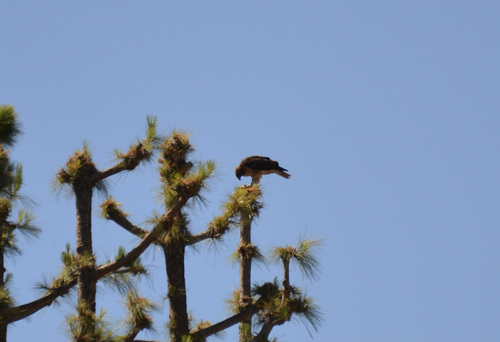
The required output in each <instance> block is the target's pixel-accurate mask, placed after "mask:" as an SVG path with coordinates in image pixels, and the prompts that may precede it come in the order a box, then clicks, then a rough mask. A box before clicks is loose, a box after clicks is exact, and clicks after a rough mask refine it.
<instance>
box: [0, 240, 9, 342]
mask: <svg viewBox="0 0 500 342" xmlns="http://www.w3.org/2000/svg"><path fill="white" fill-rule="evenodd" d="M0 233H2V232H0ZM4 280H5V267H4V250H3V247H2V248H1V250H0V288H1V289H4V286H5V282H4ZM2 311H3V312H2V313H1V319H0V342H7V319H8V317H7V315H8V314H9V313H8V307H7V306H6V307H4V308H2Z"/></svg>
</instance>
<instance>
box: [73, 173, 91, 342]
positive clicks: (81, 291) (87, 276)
mask: <svg viewBox="0 0 500 342" xmlns="http://www.w3.org/2000/svg"><path fill="white" fill-rule="evenodd" d="M82 178H83V179H79V180H78V181H77V182H76V183H75V184H74V191H75V196H76V254H77V258H78V259H77V260H78V262H80V263H82V264H80V265H79V266H78V268H79V271H78V274H77V282H78V317H79V320H78V331H79V336H78V337H77V339H76V340H77V342H84V341H86V338H88V336H94V334H95V322H94V318H95V312H96V299H95V298H96V283H97V279H96V276H95V262H94V256H93V251H92V192H93V184H92V183H91V182H90V180H89V179H85V178H86V177H82Z"/></svg>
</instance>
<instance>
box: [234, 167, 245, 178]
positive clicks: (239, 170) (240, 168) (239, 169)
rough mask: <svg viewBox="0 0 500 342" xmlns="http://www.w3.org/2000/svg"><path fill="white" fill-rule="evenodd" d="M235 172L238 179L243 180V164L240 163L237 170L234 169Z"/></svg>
mask: <svg viewBox="0 0 500 342" xmlns="http://www.w3.org/2000/svg"><path fill="white" fill-rule="evenodd" d="M234 174H235V175H236V178H238V180H241V176H243V168H242V167H241V165H238V167H237V168H236V170H234Z"/></svg>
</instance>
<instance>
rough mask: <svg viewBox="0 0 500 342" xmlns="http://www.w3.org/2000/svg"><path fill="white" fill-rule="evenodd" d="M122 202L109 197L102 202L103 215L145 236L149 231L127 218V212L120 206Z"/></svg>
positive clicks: (132, 231) (139, 235) (131, 231)
mask: <svg viewBox="0 0 500 342" xmlns="http://www.w3.org/2000/svg"><path fill="white" fill-rule="evenodd" d="M119 206H120V204H119V203H116V201H115V200H114V199H113V198H108V199H107V200H106V201H104V202H103V203H102V204H101V209H102V212H101V214H102V216H103V217H104V218H106V219H108V220H111V221H113V222H115V223H116V224H117V225H119V226H120V227H122V228H123V229H125V230H127V231H128V232H130V233H132V234H134V235H136V236H138V237H140V238H143V237H144V236H146V235H147V233H148V231H146V230H144V229H142V228H140V227H138V226H136V225H134V224H133V223H132V222H130V221H129V220H128V219H127V214H126V213H125V212H123V211H122V210H121V209H120V208H119Z"/></svg>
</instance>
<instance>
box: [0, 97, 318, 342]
mask: <svg viewBox="0 0 500 342" xmlns="http://www.w3.org/2000/svg"><path fill="white" fill-rule="evenodd" d="M0 109H1V113H0V225H1V226H0V229H1V233H2V234H1V240H0V342H2V341H6V340H7V326H8V324H10V323H12V322H15V321H18V320H21V319H24V318H26V317H28V316H30V315H31V314H33V313H34V312H37V311H38V310H40V309H42V308H44V307H47V306H49V305H50V304H51V303H52V302H53V301H54V300H56V299H57V298H58V297H60V296H64V295H66V294H67V293H68V292H69V291H70V290H71V289H72V288H73V287H76V288H77V306H76V308H77V309H76V313H75V314H74V315H72V316H70V317H69V318H68V326H69V331H70V333H71V336H72V339H73V340H74V341H76V342H97V341H124V342H131V341H139V340H137V339H136V337H137V335H138V334H139V333H140V332H141V331H142V330H146V329H151V328H152V327H153V326H154V322H153V315H152V313H153V312H154V311H156V310H158V309H159V306H158V305H157V304H155V303H153V302H151V301H150V300H148V299H147V298H145V297H142V296H141V295H140V294H139V293H138V291H137V289H136V287H135V278H136V276H138V275H142V274H145V273H146V272H147V270H146V268H145V267H144V266H143V265H142V264H141V259H140V257H141V255H142V253H144V252H145V251H146V250H147V249H148V248H150V247H151V246H152V245H153V246H156V247H157V248H159V249H160V250H161V251H162V252H163V256H164V261H165V272H166V277H167V283H166V284H165V285H164V291H165V292H166V293H167V299H168V304H169V305H168V306H169V322H168V329H169V334H170V339H169V340H170V341H171V342H189V341H191V342H197V341H205V340H206V339H207V338H208V337H210V336H214V335H217V334H219V333H221V332H223V331H224V330H226V329H228V328H230V327H232V326H236V325H239V340H240V342H250V341H268V340H269V336H270V333H271V331H272V329H273V328H274V327H276V326H279V325H282V324H284V323H286V322H288V321H290V319H291V318H292V317H294V316H296V317H298V318H302V319H304V320H305V321H306V322H308V323H309V324H310V325H311V326H312V327H313V328H314V329H317V328H318V327H319V324H320V322H321V314H320V312H319V310H318V308H317V307H316V305H315V304H314V301H313V300H312V299H311V298H309V297H307V296H306V294H304V293H303V292H302V291H301V290H300V289H299V288H297V287H295V286H293V285H292V284H291V279H290V265H291V263H292V264H293V263H296V264H297V265H298V266H299V268H300V270H301V271H302V272H303V274H304V275H305V276H306V277H308V278H311V279H313V280H314V279H316V277H317V269H318V261H317V258H316V257H315V251H316V249H317V247H318V245H319V244H320V242H319V241H318V240H303V241H300V242H299V245H298V246H297V247H291V246H288V247H278V248H276V249H275V250H274V251H273V253H272V255H271V259H272V260H274V261H275V262H276V263H279V264H281V265H282V267H283V276H282V280H281V282H280V281H278V280H277V278H275V279H274V280H272V281H269V282H266V283H263V284H252V269H253V264H254V261H258V260H263V259H265V258H264V256H263V254H262V253H261V252H260V250H259V248H258V247H257V246H256V245H255V244H253V242H252V229H253V227H252V226H253V224H254V219H255V218H256V217H258V215H259V213H260V211H261V210H262V208H263V206H262V197H263V195H262V191H261V189H260V185H258V184H256V185H252V186H240V187H236V188H235V189H234V191H233V193H232V194H231V195H230V196H229V197H228V199H227V201H226V203H225V204H224V206H223V212H222V214H220V215H219V216H216V217H215V218H214V219H213V220H212V221H211V222H210V223H209V224H208V225H207V228H206V229H205V230H204V231H202V232H201V233H198V234H194V233H193V232H192V231H191V227H190V219H189V216H190V213H191V210H192V208H193V206H189V205H188V204H189V203H190V202H192V201H198V202H203V196H204V192H205V191H206V189H207V188H208V186H207V181H208V180H209V179H210V178H211V177H212V175H213V174H214V171H215V169H216V163H215V162H213V161H210V160H209V161H194V160H192V155H193V152H194V147H193V146H192V145H191V143H190V140H189V135H188V134H187V133H185V132H182V131H173V132H172V133H171V134H170V135H169V136H168V137H166V138H162V137H161V136H160V135H159V134H158V133H157V119H156V118H154V117H148V118H147V125H146V134H145V137H144V138H143V139H142V140H140V141H138V142H137V143H135V144H133V145H132V146H131V147H130V148H129V149H128V151H127V152H125V153H122V152H120V151H117V152H116V157H117V160H118V161H117V162H116V163H115V164H114V165H113V166H111V167H109V168H106V169H103V170H100V169H99V168H98V167H97V165H96V164H95V163H94V161H93V158H92V153H91V151H90V149H89V148H88V146H87V145H86V144H84V146H83V148H82V149H81V150H78V151H76V152H74V153H73V155H71V156H70V157H69V159H68V161H67V162H66V165H65V166H64V167H62V168H61V169H60V170H59V171H58V173H57V175H56V181H57V183H58V184H59V185H60V186H61V187H64V188H67V189H68V190H69V191H70V192H71V193H72V194H73V196H74V200H75V212H76V227H75V229H76V249H75V250H72V249H71V247H70V244H68V245H67V246H66V250H65V251H63V252H62V258H61V259H62V263H63V267H62V271H61V272H60V274H59V275H58V276H57V277H56V278H55V279H54V280H53V281H52V282H51V283H50V284H44V285H43V286H42V287H43V288H44V289H45V290H46V293H45V294H44V295H43V296H42V297H41V298H39V299H37V300H35V301H33V302H31V303H27V304H24V305H20V306H15V304H14V300H13V299H12V298H11V296H10V294H9V291H8V288H7V285H8V280H9V279H10V277H11V275H10V274H8V273H6V270H5V268H4V257H5V256H7V255H9V253H10V254H13V253H14V254H15V253H18V252H19V249H18V248H17V245H16V243H15V242H16V234H15V233H17V232H20V233H24V234H25V235H27V236H36V235H37V233H38V232H39V229H38V228H37V227H36V226H34V224H33V220H34V218H33V216H32V215H31V214H29V213H28V212H27V211H25V210H22V209H21V210H18V211H17V212H18V218H17V220H13V219H12V215H13V208H14V207H15V204H16V203H17V202H19V198H20V193H19V190H20V188H21V185H22V167H21V165H20V164H18V163H13V162H11V161H10V159H9V151H8V150H6V147H7V146H12V144H13V143H14V142H15V141H16V139H17V137H18V135H19V133H20V127H19V123H18V121H17V120H18V118H17V114H16V113H15V111H14V109H13V108H12V107H10V106H4V107H1V108H0ZM155 153H158V154H159V159H158V161H159V168H158V173H159V175H160V180H161V187H162V191H161V193H162V198H163V204H164V210H163V212H162V213H159V214H156V215H155V216H154V219H152V220H151V221H150V222H148V223H147V224H145V225H144V226H141V225H138V224H135V223H133V220H132V219H131V218H130V217H129V216H128V215H127V214H126V212H125V211H124V210H123V209H122V205H121V204H120V203H119V202H118V201H117V200H115V199H114V198H113V197H112V196H110V195H109V194H108V189H107V188H106V180H108V179H110V178H111V177H113V176H115V175H118V174H120V173H124V172H132V171H134V170H135V169H136V168H137V167H138V166H139V165H140V164H143V163H147V162H150V161H152V160H153V157H154V155H155ZM96 192H101V193H103V194H105V196H106V199H105V200H104V202H102V203H101V205H100V207H101V214H102V217H104V218H105V219H106V220H109V221H112V222H114V223H115V224H116V225H117V226H119V227H121V228H123V229H125V230H126V231H128V232H129V233H131V234H133V235H134V236H135V237H136V238H137V240H138V242H137V244H136V246H135V247H133V248H132V249H130V250H129V251H126V250H125V249H124V248H123V247H120V246H118V252H117V254H116V257H115V259H114V260H112V261H105V262H99V261H98V260H97V257H96V256H95V254H94V245H93V243H94V241H93V238H92V232H93V231H92V229H93V220H92V219H93V217H92V207H93V200H94V199H95V196H94V194H95V193H96ZM21 203H22V202H21ZM232 231H239V233H240V242H239V245H238V246H237V248H236V252H235V259H236V260H238V263H239V280H240V286H239V289H238V290H237V291H236V292H235V295H234V298H233V304H234V307H233V309H234V311H233V313H232V314H231V315H230V316H229V317H228V318H226V319H224V320H222V321H220V322H217V323H214V324H212V323H210V322H208V321H203V320H202V321H201V323H199V324H198V325H197V326H192V325H191V324H192V323H191V318H190V317H189V315H188V312H189V308H188V305H187V303H188V300H187V299H188V295H189V293H188V292H187V289H188V288H189V286H187V284H186V272H189V271H190V270H188V269H186V249H187V248H191V247H194V246H196V245H197V244H200V243H202V242H204V241H207V240H212V241H218V240H221V239H223V238H224V237H225V236H226V235H227V234H229V233H230V232H232ZM98 282H104V283H108V284H114V285H115V286H116V288H117V289H118V290H119V291H121V292H122V293H123V294H124V296H125V298H126V303H127V304H126V306H127V310H128V315H127V316H126V317H124V322H125V324H124V326H125V329H124V330H123V329H122V330H119V329H116V328H115V329H113V328H110V327H109V325H108V324H107V323H106V322H105V319H104V314H103V313H102V312H96V307H97V302H96V301H97V299H96V298H97V296H96V295H97V291H98V287H97V283H98ZM117 331H119V332H117Z"/></svg>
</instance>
